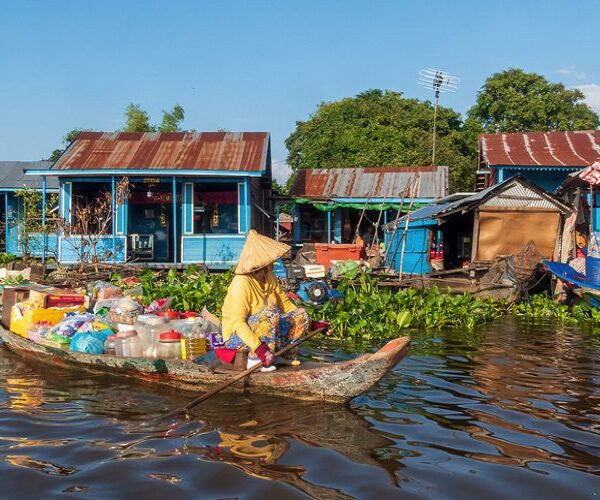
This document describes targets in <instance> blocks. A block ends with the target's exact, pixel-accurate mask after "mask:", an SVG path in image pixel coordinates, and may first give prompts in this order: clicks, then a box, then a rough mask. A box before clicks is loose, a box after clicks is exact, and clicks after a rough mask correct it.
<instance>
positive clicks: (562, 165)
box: [477, 130, 600, 192]
mask: <svg viewBox="0 0 600 500" xmlns="http://www.w3.org/2000/svg"><path fill="white" fill-rule="evenodd" d="M599 159H600V131H598V130H582V131H579V130H577V131H566V132H516V133H498V134H480V136H479V166H478V171H477V190H478V191H480V190H482V189H485V188H487V187H490V186H492V185H494V184H498V183H500V182H503V181H505V180H506V179H509V178H510V177H512V176H514V175H522V176H523V177H525V178H526V179H528V180H529V181H531V182H533V183H535V184H537V185H538V186H539V187H541V188H543V189H545V190H546V191H550V192H554V191H555V190H556V189H557V188H558V187H559V186H560V185H561V184H562V182H563V181H564V180H565V179H566V178H567V176H568V175H569V174H571V173H573V172H576V171H577V170H579V169H581V168H584V167H587V166H589V165H591V164H592V163H594V162H595V161H598V160H599Z"/></svg>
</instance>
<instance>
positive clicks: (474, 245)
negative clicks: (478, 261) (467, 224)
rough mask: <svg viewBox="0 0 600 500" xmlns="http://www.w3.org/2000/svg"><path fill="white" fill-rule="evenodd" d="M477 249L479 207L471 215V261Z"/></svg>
mask: <svg viewBox="0 0 600 500" xmlns="http://www.w3.org/2000/svg"><path fill="white" fill-rule="evenodd" d="M478 249H479V209H477V210H475V214H474V215H473V241H472V242H471V262H473V261H474V260H475V256H476V255H477V251H478Z"/></svg>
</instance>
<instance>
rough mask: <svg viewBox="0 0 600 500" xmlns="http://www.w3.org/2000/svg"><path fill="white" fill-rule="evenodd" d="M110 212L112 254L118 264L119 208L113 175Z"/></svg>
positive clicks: (114, 261)
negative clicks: (117, 214)
mask: <svg viewBox="0 0 600 500" xmlns="http://www.w3.org/2000/svg"><path fill="white" fill-rule="evenodd" d="M110 189H111V191H110V193H111V196H110V210H111V212H112V214H111V217H112V221H111V222H112V254H113V264H115V263H116V262H117V242H116V241H117V239H116V237H115V231H116V230H117V216H116V208H117V202H116V199H115V197H116V189H115V176H114V175H112V176H111V177H110Z"/></svg>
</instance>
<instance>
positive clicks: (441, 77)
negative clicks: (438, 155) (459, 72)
mask: <svg viewBox="0 0 600 500" xmlns="http://www.w3.org/2000/svg"><path fill="white" fill-rule="evenodd" d="M418 83H419V85H421V86H423V87H425V88H428V89H430V90H433V92H434V96H435V100H434V104H433V146H432V151H431V164H432V165H434V166H435V142H436V138H437V133H436V132H437V129H436V126H437V109H438V101H439V99H440V93H445V92H456V91H457V90H458V84H459V83H460V78H457V77H456V76H452V75H451V74H450V73H447V72H446V71H442V70H439V69H432V68H427V69H422V70H421V71H419V81H418Z"/></svg>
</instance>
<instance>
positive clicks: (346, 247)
mask: <svg viewBox="0 0 600 500" xmlns="http://www.w3.org/2000/svg"><path fill="white" fill-rule="evenodd" d="M315 254H316V255H315V259H316V261H317V264H321V265H323V266H325V267H326V268H327V269H329V266H330V265H331V261H332V260H360V259H364V258H366V256H367V255H366V253H365V249H364V248H363V247H362V246H361V245H351V244H339V245H332V244H328V243H315Z"/></svg>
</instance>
